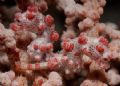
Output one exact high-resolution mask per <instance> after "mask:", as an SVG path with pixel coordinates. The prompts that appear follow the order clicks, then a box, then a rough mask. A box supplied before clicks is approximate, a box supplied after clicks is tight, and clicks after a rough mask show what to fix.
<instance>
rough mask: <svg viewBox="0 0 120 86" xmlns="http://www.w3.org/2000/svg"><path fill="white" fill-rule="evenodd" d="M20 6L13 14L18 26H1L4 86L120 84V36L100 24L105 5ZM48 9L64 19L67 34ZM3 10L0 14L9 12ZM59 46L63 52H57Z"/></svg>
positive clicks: (44, 1) (76, 0) (55, 2)
mask: <svg viewBox="0 0 120 86" xmlns="http://www.w3.org/2000/svg"><path fill="white" fill-rule="evenodd" d="M16 3H17V6H18V7H14V8H13V9H12V11H11V12H12V13H13V14H14V15H15V16H14V21H13V22H11V23H10V24H9V27H8V28H7V27H6V26H4V25H3V24H2V22H1V23H0V71H1V72H0V86H115V85H119V84H120V74H119V70H118V67H117V66H115V64H118V63H119V62H120V50H119V49H120V31H119V30H117V29H118V26H117V25H115V24H113V23H101V22H100V21H99V20H100V17H101V15H102V14H103V13H104V10H103V7H104V6H105V4H106V0H16ZM50 6H53V7H54V8H56V9H57V10H58V11H60V12H62V13H63V14H64V15H65V24H64V26H65V28H66V30H64V29H61V31H63V34H59V33H60V32H58V31H57V30H58V29H57V27H56V26H55V24H56V20H55V19H54V17H53V16H52V15H51V14H48V12H47V10H48V9H49V8H50ZM4 7H5V6H1V8H0V9H2V11H0V12H4V11H5V12H4V13H7V12H8V13H10V12H9V11H8V9H5V8H4ZM4 9H5V10H4ZM12 13H10V14H12ZM8 18H9V16H8ZM10 18H13V17H11V16H10ZM59 42H60V44H61V47H60V50H57V51H56V45H59ZM57 47H59V46H57ZM69 83H71V85H70V84H69Z"/></svg>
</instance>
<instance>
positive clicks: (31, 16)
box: [26, 13, 35, 20]
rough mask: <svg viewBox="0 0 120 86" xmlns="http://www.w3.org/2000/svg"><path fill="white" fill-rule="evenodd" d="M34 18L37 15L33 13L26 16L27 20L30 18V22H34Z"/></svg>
mask: <svg viewBox="0 0 120 86" xmlns="http://www.w3.org/2000/svg"><path fill="white" fill-rule="evenodd" d="M34 17H35V15H34V14H33V13H27V14H26V18H28V19H29V20H32V19H33V18H34Z"/></svg>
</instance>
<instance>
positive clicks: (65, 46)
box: [62, 42, 74, 52]
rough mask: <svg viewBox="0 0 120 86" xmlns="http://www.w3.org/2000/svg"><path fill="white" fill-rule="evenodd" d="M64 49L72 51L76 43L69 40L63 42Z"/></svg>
mask: <svg viewBox="0 0 120 86" xmlns="http://www.w3.org/2000/svg"><path fill="white" fill-rule="evenodd" d="M62 47H63V49H64V50H65V51H67V52H71V51H72V50H73V48H74V44H72V43H69V42H63V45H62Z"/></svg>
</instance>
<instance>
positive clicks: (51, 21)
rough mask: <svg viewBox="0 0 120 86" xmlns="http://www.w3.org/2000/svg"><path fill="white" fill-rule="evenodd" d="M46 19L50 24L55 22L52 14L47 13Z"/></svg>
mask: <svg viewBox="0 0 120 86" xmlns="http://www.w3.org/2000/svg"><path fill="white" fill-rule="evenodd" d="M44 20H45V23H46V24H47V25H48V26H51V25H52V24H53V22H54V18H53V17H52V16H51V15H46V16H45V19H44Z"/></svg>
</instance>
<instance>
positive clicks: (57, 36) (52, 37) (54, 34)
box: [50, 32, 59, 41]
mask: <svg viewBox="0 0 120 86" xmlns="http://www.w3.org/2000/svg"><path fill="white" fill-rule="evenodd" d="M58 39H59V34H58V33H57V32H52V33H51V34H50V40H52V41H57V40H58Z"/></svg>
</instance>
